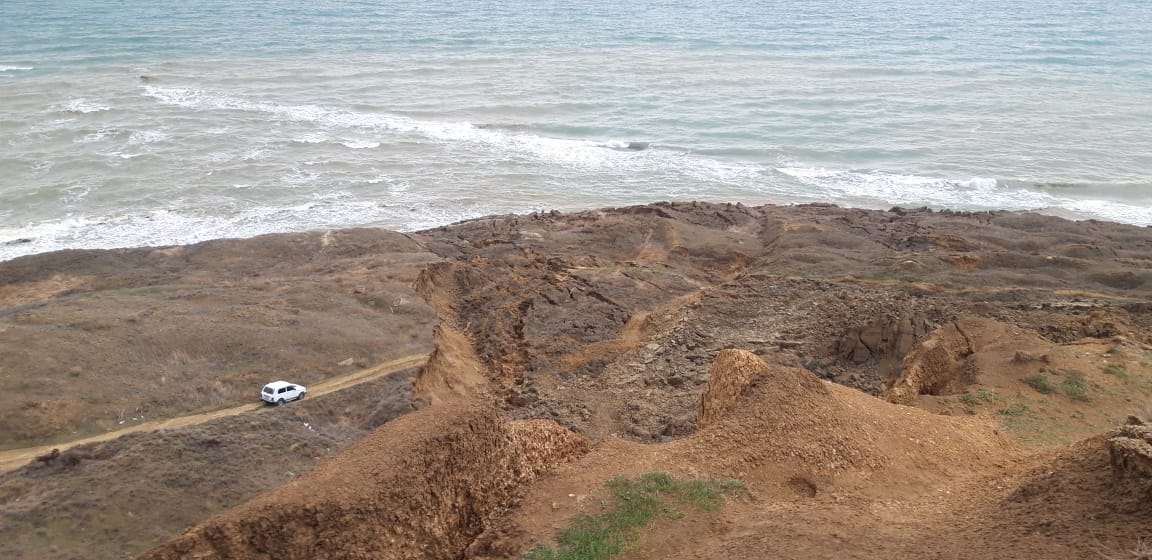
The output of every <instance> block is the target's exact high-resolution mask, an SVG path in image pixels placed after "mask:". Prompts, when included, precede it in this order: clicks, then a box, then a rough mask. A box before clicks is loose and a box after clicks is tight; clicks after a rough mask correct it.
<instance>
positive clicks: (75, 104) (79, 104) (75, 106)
mask: <svg viewBox="0 0 1152 560" xmlns="http://www.w3.org/2000/svg"><path fill="white" fill-rule="evenodd" d="M57 109H59V110H61V111H65V112H69V113H98V112H100V111H111V110H112V107H109V106H107V105H104V104H101V103H96V102H93V101H89V100H87V99H83V98H80V99H73V100H71V101H69V102H67V103H65V104H63V105H61V106H59V107H57Z"/></svg>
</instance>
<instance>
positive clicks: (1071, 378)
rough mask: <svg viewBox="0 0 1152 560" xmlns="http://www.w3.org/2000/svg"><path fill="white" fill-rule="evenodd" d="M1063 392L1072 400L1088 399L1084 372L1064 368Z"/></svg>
mask: <svg viewBox="0 0 1152 560" xmlns="http://www.w3.org/2000/svg"><path fill="white" fill-rule="evenodd" d="M1062 385H1063V386H1064V394H1066V395H1068V396H1069V397H1070V398H1071V399H1072V400H1074V401H1087V400H1088V387H1087V382H1086V381H1085V379H1084V372H1082V371H1078V370H1074V369H1069V370H1064V382H1063V383H1062Z"/></svg>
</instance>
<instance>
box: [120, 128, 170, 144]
mask: <svg viewBox="0 0 1152 560" xmlns="http://www.w3.org/2000/svg"><path fill="white" fill-rule="evenodd" d="M167 138H168V133H166V132H164V131H162V130H133V131H132V133H131V134H130V135H129V136H128V143H129V144H133V145H140V144H151V143H153V142H160V141H162V140H165V139H167Z"/></svg>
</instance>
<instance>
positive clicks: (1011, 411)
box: [996, 403, 1030, 416]
mask: <svg viewBox="0 0 1152 560" xmlns="http://www.w3.org/2000/svg"><path fill="white" fill-rule="evenodd" d="M1029 411H1030V409H1029V408H1028V405H1026V404H1024V403H1017V404H1016V405H1015V406H1007V407H1004V408H1001V409H1000V410H997V411H996V413H997V414H1002V415H1004V416H1024V415H1025V414H1028V412H1029Z"/></svg>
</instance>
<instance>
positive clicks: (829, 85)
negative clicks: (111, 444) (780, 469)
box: [0, 0, 1152, 260]
mask: <svg viewBox="0 0 1152 560" xmlns="http://www.w3.org/2000/svg"><path fill="white" fill-rule="evenodd" d="M662 200H710V201H728V202H737V201H738V202H743V203H745V204H764V203H773V204H793V203H802V202H831V203H835V204H839V205H842V206H857V207H865V208H889V207H892V206H906V207H919V206H928V207H931V208H938V209H939V208H952V209H960V210H992V209H1011V210H1033V211H1038V212H1042V213H1047V214H1054V215H1059V216H1064V217H1068V218H1073V219H1103V220H1113V221H1119V222H1126V223H1131V224H1139V225H1149V224H1152V2H1149V1H1148V0H995V1H993V0H775V1H772V0H763V1H753V0H712V1H710V2H700V1H692V2H689V1H687V0H629V1H626V2H620V1H606V0H585V1H582V2H554V1H546V0H535V1H532V0H490V1H482V0H477V1H467V2H466V1H462V0H458V1H450V0H429V1H425V2H400V1H397V0H378V1H372V2H369V1H352V0H327V1H325V0H314V1H308V2H303V1H292V0H276V1H271V0H243V1H241V0H185V1H181V2H157V1H155V0H147V1H145V0H120V1H115V2H109V1H107V0H38V1H30V0H0V260H5V259H11V258H14V257H18V256H21V255H26V254H32V253H39V252H44V251H51V250H56V249H66V248H113V247H129V246H144V245H169V244H182V243H191V242H196V241H201V240H205V239H211V238H219V237H248V236H252V235H256V234H261V233H268V232H284V231H302V230H311V229H320V228H340V227H352V226H383V227H387V228H390V229H397V230H402V231H412V230H419V229H423V228H430V227H434V226H438V225H443V224H447V223H451V222H455V221H459V220H463V219H468V218H474V217H479V216H484V215H490V214H505V213H524V212H531V211H534V210H551V209H558V210H562V211H567V210H577V209H586V208H595V207H605V206H624V205H631V204H640V203H648V202H655V201H662Z"/></svg>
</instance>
